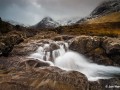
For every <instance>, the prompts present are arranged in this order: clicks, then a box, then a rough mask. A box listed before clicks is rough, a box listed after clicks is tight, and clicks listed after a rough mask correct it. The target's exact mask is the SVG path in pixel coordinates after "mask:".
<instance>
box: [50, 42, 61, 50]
mask: <svg viewBox="0 0 120 90" xmlns="http://www.w3.org/2000/svg"><path fill="white" fill-rule="evenodd" d="M50 49H51V50H52V51H53V50H57V49H60V47H59V45H57V44H56V43H50Z"/></svg>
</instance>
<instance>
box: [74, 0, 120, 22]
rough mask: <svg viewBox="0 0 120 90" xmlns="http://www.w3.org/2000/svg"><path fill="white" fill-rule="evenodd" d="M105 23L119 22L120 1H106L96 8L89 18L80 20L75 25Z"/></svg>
mask: <svg viewBox="0 0 120 90" xmlns="http://www.w3.org/2000/svg"><path fill="white" fill-rule="evenodd" d="M87 21H89V23H105V22H119V21H120V0H106V1H104V2H102V3H101V4H100V5H98V7H96V8H95V9H94V10H93V11H92V12H91V14H90V16H88V17H85V18H82V19H81V20H79V21H77V22H76V23H77V24H79V23H86V22H87Z"/></svg>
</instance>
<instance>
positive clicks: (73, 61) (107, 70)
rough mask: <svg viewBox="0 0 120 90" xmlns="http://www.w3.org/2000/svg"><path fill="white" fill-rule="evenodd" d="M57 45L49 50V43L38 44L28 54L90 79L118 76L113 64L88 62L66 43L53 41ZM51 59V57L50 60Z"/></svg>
mask: <svg viewBox="0 0 120 90" xmlns="http://www.w3.org/2000/svg"><path fill="white" fill-rule="evenodd" d="M54 43H55V44H57V45H58V46H59V48H58V49H55V50H52V52H51V51H50V44H44V45H43V46H40V47H39V48H38V50H37V51H36V52H35V53H33V54H31V55H30V58H35V59H38V60H41V61H43V62H47V63H50V65H52V66H53V65H55V66H57V67H59V68H61V69H64V70H66V71H69V70H74V71H78V72H81V73H83V74H85V75H86V76H87V78H88V80H90V81H96V80H99V79H109V78H112V77H119V76H120V68H119V67H113V66H104V65H98V64H95V63H91V62H89V60H88V59H87V58H85V57H84V56H83V55H80V54H78V53H76V52H73V51H69V50H68V43H65V42H54ZM51 55H52V56H51ZM51 59H53V60H52V61H51Z"/></svg>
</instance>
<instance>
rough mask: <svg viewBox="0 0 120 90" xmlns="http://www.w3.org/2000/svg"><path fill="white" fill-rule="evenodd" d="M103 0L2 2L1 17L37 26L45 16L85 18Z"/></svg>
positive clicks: (1, 0)
mask: <svg viewBox="0 0 120 90" xmlns="http://www.w3.org/2000/svg"><path fill="white" fill-rule="evenodd" d="M102 1H103V0H0V16H1V17H2V18H5V19H12V20H15V21H20V22H22V23H24V24H35V23H37V22H39V21H40V20H41V19H42V18H43V17H45V16H51V17H52V18H54V19H63V18H68V17H75V16H77V17H78V16H79V17H84V16H87V15H89V14H90V12H91V11H92V10H93V9H94V8H95V7H96V6H97V5H98V4H99V3H100V2H102Z"/></svg>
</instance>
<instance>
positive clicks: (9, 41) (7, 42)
mask: <svg viewBox="0 0 120 90" xmlns="http://www.w3.org/2000/svg"><path fill="white" fill-rule="evenodd" d="M22 41H23V38H21V37H20V36H18V35H10V36H6V37H3V38H2V39H1V43H0V55H1V56H8V55H9V53H10V52H11V51H12V50H13V47H14V45H17V44H19V43H21V42H22Z"/></svg>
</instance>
